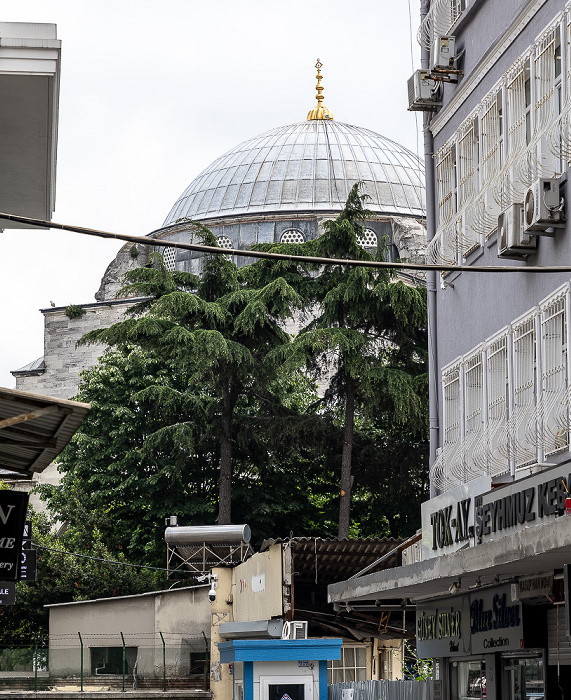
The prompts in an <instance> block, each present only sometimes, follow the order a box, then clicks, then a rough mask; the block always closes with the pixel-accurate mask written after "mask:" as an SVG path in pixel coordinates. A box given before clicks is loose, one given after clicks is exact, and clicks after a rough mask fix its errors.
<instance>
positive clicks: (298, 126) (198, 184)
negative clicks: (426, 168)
mask: <svg viewBox="0 0 571 700" xmlns="http://www.w3.org/2000/svg"><path fill="white" fill-rule="evenodd" d="M319 109H321V110H324V109H326V108H323V107H320V108H319ZM315 112H317V109H316V110H312V112H310V114H309V116H308V120H307V121H303V122H297V123H295V124H290V125H288V126H282V127H278V128H276V129H271V130H270V131H267V132H266V133H264V134H261V135H260V136H256V137H255V138H252V139H249V140H248V141H244V142H243V143H241V144H240V145H238V146H236V147H235V148H232V149H231V150H229V151H228V152H227V153H225V154H224V155H222V156H220V158H218V159H217V160H215V161H214V162H213V163H212V164H211V165H210V166H208V167H207V168H206V170H204V171H203V172H202V173H201V174H200V175H199V176H198V177H197V178H195V179H194V180H193V181H192V182H191V183H190V185H189V186H188V187H187V188H186V190H185V191H184V192H183V193H182V195H181V196H180V197H179V199H178V200H177V201H176V203H175V205H174V206H173V208H172V209H171V211H170V213H169V215H168V216H167V218H166V219H165V222H164V224H163V226H170V225H172V224H174V223H175V222H176V221H177V220H179V219H183V218H188V219H191V220H194V221H208V220H212V219H220V218H226V217H234V216H240V215H252V214H263V215H267V214H273V213H275V214H286V213H288V212H292V213H294V212H302V211H312V212H316V213H318V212H324V213H325V212H336V211H340V210H341V209H342V208H343V206H344V204H345V201H346V200H347V196H348V194H349V190H350V189H351V187H352V186H353V185H354V184H355V183H356V182H359V181H360V182H362V183H363V186H362V190H361V192H362V193H365V194H367V195H369V199H368V200H367V202H366V206H367V208H368V209H370V210H371V211H374V212H376V213H383V214H394V215H398V216H417V217H423V216H424V184H423V167H422V163H421V161H420V159H419V158H418V157H417V156H416V155H415V154H414V153H412V151H409V150H408V149H406V148H404V147H403V146H400V145H399V144H397V143H395V142H394V141H391V140H390V139H387V138H385V137H384V136H381V135H380V134H377V133H375V132H374V131H370V130H369V129H364V128H362V127H358V126H352V125H350V124H343V123H341V122H337V121H334V120H333V118H332V117H331V116H326V117H325V118H324V117H323V116H320V117H312V116H311V115H312V113H315ZM327 114H328V115H330V113H329V112H328V110H327Z"/></svg>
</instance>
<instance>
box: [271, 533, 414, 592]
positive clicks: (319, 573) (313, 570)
mask: <svg viewBox="0 0 571 700" xmlns="http://www.w3.org/2000/svg"><path fill="white" fill-rule="evenodd" d="M401 542H403V540H402V539H397V538H394V537H380V538H362V539H348V540H339V539H326V538H321V537H294V538H293V539H275V540H265V541H264V542H263V543H262V547H261V551H264V550H265V549H267V548H268V547H269V546H270V545H272V544H277V543H289V545H290V547H291V549H292V553H293V569H294V572H295V576H296V582H298V581H299V582H301V581H311V582H314V583H316V582H317V583H335V582H336V581H343V580H345V579H347V578H349V577H351V576H353V574H356V573H358V572H359V571H361V570H362V569H364V568H365V567H367V566H369V565H371V564H373V563H374V562H376V561H377V559H380V558H381V557H384V556H385V555H387V554H388V553H389V552H391V551H392V550H396V549H397V548H398V546H399V544H401ZM399 561H400V552H399V551H395V552H394V554H392V555H391V556H390V557H387V559H385V560H383V562H382V563H380V564H379V566H378V568H375V569H373V570H379V569H388V568H391V567H393V566H397V565H398V564H399Z"/></svg>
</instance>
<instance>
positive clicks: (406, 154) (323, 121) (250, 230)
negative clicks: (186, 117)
mask: <svg viewBox="0 0 571 700" xmlns="http://www.w3.org/2000/svg"><path fill="white" fill-rule="evenodd" d="M316 67H317V95H316V97H317V106H316V107H315V108H314V109H312V110H310V112H309V114H308V115H307V119H306V120H304V121H300V122H297V123H294V124H290V125H287V126H282V127H278V128H275V129H271V130H270V131H267V132H266V133H264V134H261V135H259V136H256V137H254V138H252V139H249V140H248V141H245V142H244V143H241V144H239V145H238V146H236V147H235V148H233V149H231V150H230V151H228V152H227V153H225V154H223V155H222V156H220V157H219V158H218V159H216V160H215V161H214V162H213V163H212V164H211V165H210V166H208V167H207V168H206V169H205V170H204V171H203V172H202V173H201V174H200V175H198V177H196V178H195V179H194V180H193V181H192V182H191V183H190V185H189V186H188V187H187V188H186V189H185V190H184V192H183V193H182V194H181V196H180V197H179V198H178V199H177V200H176V202H175V204H174V205H173V207H172V209H171V211H170V212H169V213H168V215H167V217H166V219H165V221H164V223H163V226H162V227H161V228H160V229H158V230H156V231H153V232H152V233H150V234H149V238H151V239H161V240H163V241H164V240H172V241H178V242H186V243H191V242H193V236H194V235H195V234H194V233H193V225H192V222H200V223H202V224H204V225H206V226H208V227H209V228H210V230H211V231H212V232H213V234H214V235H215V236H216V238H217V241H218V245H219V246H221V247H222V248H234V249H242V250H247V249H248V248H249V247H251V246H252V245H255V244H257V243H279V242H281V243H303V242H304V241H307V240H311V239H314V238H316V237H317V236H319V235H320V234H321V232H322V230H323V229H322V227H323V223H324V222H325V221H327V220H328V219H332V218H334V217H335V216H337V215H338V213H339V212H340V211H341V210H342V209H343V206H344V204H345V201H346V199H347V196H348V194H349V191H350V190H351V187H352V186H353V185H354V184H355V183H357V182H360V183H362V184H361V192H362V193H363V194H366V195H367V200H366V207H367V209H368V210H370V211H371V212H372V216H371V219H370V220H369V221H367V222H366V226H365V229H364V234H363V238H362V240H361V241H359V242H360V244H361V245H362V246H363V247H365V248H367V249H371V250H373V249H376V247H377V245H378V244H379V242H380V241H381V239H384V240H385V241H386V242H388V254H389V257H390V258H391V259H396V258H407V259H410V260H411V261H414V262H423V261H424V260H425V252H426V232H425V228H424V217H425V209H424V206H425V204H424V173H423V165H422V162H421V161H420V160H419V158H418V157H417V156H416V155H415V154H414V153H412V152H411V151H409V150H407V149H406V148H404V147H403V146H401V145H399V144H397V143H395V142H394V141H391V140H390V139H387V138H385V137H384V136H381V135H379V134H377V133H375V132H373V131H370V130H369V129H365V128H362V127H358V126H352V125H349V124H344V123H342V122H338V121H335V120H334V119H333V115H332V114H331V112H330V111H329V110H328V109H327V107H325V106H324V105H323V99H324V98H323V95H322V92H323V87H322V85H321V80H322V76H321V70H320V69H321V63H320V62H319V61H318V63H317V65H316ZM194 242H198V241H194ZM153 249H154V247H153V246H152V245H149V246H140V245H137V246H134V245H132V244H130V243H128V244H126V245H125V246H123V248H122V249H121V250H120V251H119V253H118V254H117V256H116V257H115V259H114V260H113V261H112V262H111V264H110V265H109V266H108V268H107V270H106V272H105V274H104V275H103V278H102V280H101V286H100V288H99V290H98V291H97V293H96V294H95V302H90V303H83V304H79V305H78V306H80V307H81V311H80V313H79V314H75V315H74V314H71V313H70V307H53V308H52V307H50V308H47V309H42V311H41V313H42V314H43V316H44V355H43V357H41V358H38V359H37V360H34V361H33V362H31V363H29V364H27V365H26V366H24V367H21V368H20V369H17V370H14V371H12V374H13V376H14V377H15V379H16V388H17V389H22V390H24V391H31V392H35V393H38V394H46V395H51V396H55V397H61V398H70V397H72V396H74V395H75V394H76V393H77V389H78V387H79V381H80V376H79V375H80V373H81V372H82V371H83V370H85V369H88V368H90V367H92V366H93V365H95V364H96V362H97V358H98V357H99V356H100V355H101V354H102V353H103V352H104V350H105V348H104V347H103V346H101V345H90V346H87V347H86V346H81V347H77V346H76V345H77V341H78V340H79V339H80V338H81V337H82V336H83V335H84V334H85V333H87V332H88V331H90V330H93V329H97V328H104V327H107V326H109V325H111V324H113V323H115V322H117V321H119V320H121V319H122V317H123V315H124V313H125V311H126V310H127V309H128V308H129V307H130V306H131V305H132V304H133V299H132V298H124V297H123V298H122V297H121V295H120V292H119V290H120V289H121V285H122V278H123V275H124V274H125V273H126V272H127V271H128V270H130V269H133V268H134V267H141V266H144V265H145V264H147V262H148V259H149V254H150V253H151V252H152V251H153ZM156 249H157V250H158V251H159V252H160V253H161V254H162V255H163V257H164V261H165V264H166V266H167V268H168V269H170V270H175V269H176V270H183V271H187V272H192V273H199V272H200V265H201V258H200V254H199V253H195V252H192V251H188V250H181V249H177V248H174V247H172V248H169V247H166V248H165V247H164V246H161V247H158V246H157V247H156ZM232 259H233V260H234V262H236V264H238V265H242V264H246V263H247V262H248V259H247V258H245V257H244V256H233V258H232ZM76 308H77V307H76Z"/></svg>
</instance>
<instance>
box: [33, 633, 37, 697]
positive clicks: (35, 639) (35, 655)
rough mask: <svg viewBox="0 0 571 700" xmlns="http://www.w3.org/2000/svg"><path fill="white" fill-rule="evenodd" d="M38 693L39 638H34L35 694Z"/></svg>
mask: <svg viewBox="0 0 571 700" xmlns="http://www.w3.org/2000/svg"><path fill="white" fill-rule="evenodd" d="M37 692H38V638H37V637H36V636H34V693H37Z"/></svg>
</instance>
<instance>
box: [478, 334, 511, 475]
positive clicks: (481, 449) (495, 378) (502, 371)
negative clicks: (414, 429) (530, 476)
mask: <svg viewBox="0 0 571 700" xmlns="http://www.w3.org/2000/svg"><path fill="white" fill-rule="evenodd" d="M507 341H508V337H507V333H504V334H503V335H502V336H501V337H499V338H497V339H496V340H494V341H492V342H491V343H490V344H489V345H488V348H487V352H486V377H487V397H486V429H485V431H484V434H483V436H482V439H481V440H480V442H479V444H478V445H477V446H476V449H475V450H474V462H475V464H476V466H477V467H478V468H479V469H480V471H481V472H482V473H484V474H490V475H491V476H495V475H499V474H505V473H506V472H507V471H509V463H508V460H507V459H506V458H505V457H504V456H503V455H502V453H504V454H505V451H506V447H505V443H506V440H507V433H506V421H507V390H508V345H507Z"/></svg>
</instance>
